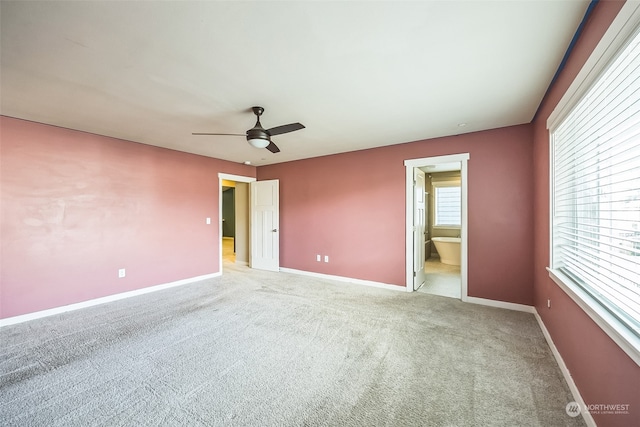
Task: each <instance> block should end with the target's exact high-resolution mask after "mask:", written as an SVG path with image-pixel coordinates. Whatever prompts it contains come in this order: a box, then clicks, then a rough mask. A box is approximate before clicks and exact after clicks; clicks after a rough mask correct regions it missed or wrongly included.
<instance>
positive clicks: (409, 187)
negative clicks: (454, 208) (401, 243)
mask: <svg viewBox="0 0 640 427" xmlns="http://www.w3.org/2000/svg"><path fill="white" fill-rule="evenodd" d="M468 161H469V153H461V154H451V155H446V156H436V157H423V158H420V159H407V160H405V161H404V165H405V167H406V184H405V187H406V197H405V200H406V209H405V213H406V217H405V242H406V245H405V261H406V267H405V270H406V279H405V287H406V290H407V292H414V290H413V250H414V248H413V170H414V169H415V168H421V167H424V166H430V165H438V164H442V163H456V162H460V177H461V186H460V192H461V193H462V194H461V198H462V200H461V214H462V215H461V216H462V218H461V220H462V221H461V222H462V224H461V226H460V238H461V242H460V251H461V253H460V282H461V292H460V294H461V300H462V301H467V300H468V236H469V233H468V221H467V218H468V210H467V206H468V205H467V202H468V186H467V184H468V168H467V166H468V165H467V163H468Z"/></svg>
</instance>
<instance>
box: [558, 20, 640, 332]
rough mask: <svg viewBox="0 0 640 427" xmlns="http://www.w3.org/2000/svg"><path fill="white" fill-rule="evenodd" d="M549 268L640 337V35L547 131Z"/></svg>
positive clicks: (633, 39) (633, 38)
mask: <svg viewBox="0 0 640 427" xmlns="http://www.w3.org/2000/svg"><path fill="white" fill-rule="evenodd" d="M551 136H552V147H553V148H552V150H553V152H552V155H553V171H552V172H553V178H552V192H553V195H552V198H553V212H552V213H553V223H552V244H553V247H552V264H553V265H552V268H555V269H559V270H560V271H562V272H563V273H565V274H566V275H567V276H568V277H570V278H571V279H572V280H573V281H574V282H575V283H576V284H577V285H579V286H580V287H582V288H583V289H584V290H585V291H586V292H587V293H589V294H590V295H591V296H592V297H593V298H594V299H595V300H596V301H598V302H599V303H600V304H601V305H602V306H603V307H605V308H606V309H607V310H608V311H609V312H610V313H611V314H613V315H614V316H615V317H617V318H618V319H619V320H620V321H621V322H622V323H624V324H625V325H626V326H627V327H628V328H629V329H630V330H631V331H632V332H633V333H635V334H636V335H637V336H640V37H639V36H638V34H637V33H636V35H635V36H634V37H632V41H631V43H630V44H629V45H627V47H626V48H625V49H624V50H623V51H622V52H621V53H620V55H618V56H617V57H616V59H614V60H613V62H612V63H611V64H610V65H609V67H608V68H607V69H606V70H605V71H604V73H603V74H602V76H601V77H600V78H599V79H598V80H596V82H595V83H594V85H593V86H592V87H591V89H589V91H588V92H587V93H586V95H585V96H584V97H583V98H582V99H581V100H580V102H579V103H578V104H577V105H576V106H575V108H574V109H573V110H572V111H571V113H569V114H568V115H567V117H566V118H565V119H564V120H563V121H562V122H561V123H560V125H559V126H558V127H557V128H556V129H555V130H552V132H551Z"/></svg>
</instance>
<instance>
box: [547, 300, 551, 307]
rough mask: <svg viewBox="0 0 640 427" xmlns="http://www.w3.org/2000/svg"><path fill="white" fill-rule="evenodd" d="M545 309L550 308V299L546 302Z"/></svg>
mask: <svg viewBox="0 0 640 427" xmlns="http://www.w3.org/2000/svg"><path fill="white" fill-rule="evenodd" d="M547 308H551V298H549V299H548V300H547Z"/></svg>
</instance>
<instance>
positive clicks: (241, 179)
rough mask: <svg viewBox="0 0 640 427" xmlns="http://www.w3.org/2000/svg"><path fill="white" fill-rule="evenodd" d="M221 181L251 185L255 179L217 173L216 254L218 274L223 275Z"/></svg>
mask: <svg viewBox="0 0 640 427" xmlns="http://www.w3.org/2000/svg"><path fill="white" fill-rule="evenodd" d="M222 180H227V181H235V182H245V183H251V182H254V181H256V180H257V179H256V178H253V177H250V176H242V175H231V174H228V173H218V253H219V254H220V256H219V259H218V269H219V271H220V274H223V273H224V272H223V269H222ZM248 208H250V206H248ZM249 227H251V217H249ZM249 252H251V239H249Z"/></svg>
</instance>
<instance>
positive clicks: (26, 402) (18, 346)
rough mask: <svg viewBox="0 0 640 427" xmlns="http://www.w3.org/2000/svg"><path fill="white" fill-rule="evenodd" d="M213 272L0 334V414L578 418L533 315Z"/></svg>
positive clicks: (133, 420) (556, 422) (337, 420)
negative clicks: (567, 409)
mask: <svg viewBox="0 0 640 427" xmlns="http://www.w3.org/2000/svg"><path fill="white" fill-rule="evenodd" d="M224 271H225V274H224V275H223V276H222V277H219V278H216V279H211V280H206V281H202V282H199V283H195V284H190V285H185V286H181V287H177V288H172V289H168V290H164V291H160V292H156V293H153V294H147V295H143V296H139V297H135V298H130V299H127V300H122V301H118V302H114V303H110V304H104V305H101V306H96V307H92V308H88V309H84V310H78V311H75V312H69V313H65V314H62V315H57V316H52V317H49V318H45V319H40V320H35V321H31V322H28V323H23V324H18V325H13V326H7V327H4V328H2V329H0V340H1V349H0V355H1V360H0V367H1V371H0V424H2V425H3V426H65V427H66V426H99V425H104V426H132V425H136V426H178V425H180V426H183V425H189V426H223V425H233V426H276V425H278V426H316V425H317V426H420V425H424V426H544V427H547V426H581V425H584V423H583V420H582V419H581V418H580V417H577V418H571V417H569V416H568V415H567V414H566V413H565V406H566V404H567V403H568V402H570V401H572V400H573V399H572V397H571V394H570V393H569V390H568V387H567V385H566V383H565V382H564V380H563V378H562V374H561V373H560V370H559V369H558V367H557V365H556V363H555V361H554V359H553V357H552V355H551V352H550V350H549V348H548V346H547V344H546V342H545V341H544V338H543V336H542V333H541V331H540V329H539V328H538V326H537V324H536V321H535V319H534V317H533V315H531V314H526V313H520V312H512V311H506V310H501V309H496V308H490V307H483V306H479V305H473V304H465V303H462V302H460V301H458V300H455V299H452V298H446V297H438V296H433V295H425V294H421V293H411V294H410V293H404V292H394V291H388V290H384V289H377V288H369V287H365V286H358V285H350V284H345V283H337V284H336V283H332V282H329V281H326V280H321V279H313V278H309V277H301V276H296V275H291V274H286V273H270V272H261V271H253V270H250V269H248V268H246V267H242V266H237V265H233V264H230V265H225V270H224Z"/></svg>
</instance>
